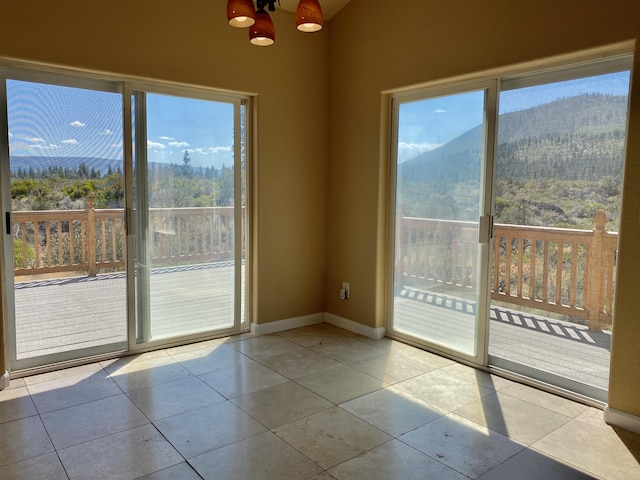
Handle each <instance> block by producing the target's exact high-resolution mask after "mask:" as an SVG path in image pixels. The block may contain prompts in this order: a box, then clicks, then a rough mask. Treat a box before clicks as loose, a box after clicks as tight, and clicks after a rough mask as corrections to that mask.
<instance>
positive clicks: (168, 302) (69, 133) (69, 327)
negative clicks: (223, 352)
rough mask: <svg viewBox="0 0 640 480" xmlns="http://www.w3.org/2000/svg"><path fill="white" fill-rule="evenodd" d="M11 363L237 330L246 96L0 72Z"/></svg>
mask: <svg viewBox="0 0 640 480" xmlns="http://www.w3.org/2000/svg"><path fill="white" fill-rule="evenodd" d="M0 97H1V99H0V106H1V107H2V108H1V110H2V112H3V114H2V115H0V130H1V132H0V147H1V148H0V158H1V160H2V162H1V171H0V180H1V182H2V210H3V216H2V219H3V231H4V235H3V236H2V258H1V260H2V267H3V275H4V281H3V282H2V283H1V285H2V295H3V298H2V304H3V305H5V306H6V311H7V317H8V319H9V321H8V335H7V337H8V340H9V342H8V347H9V352H10V357H11V358H10V362H11V365H10V368H11V370H13V371H16V370H24V369H31V368H39V367H41V366H44V365H50V364H56V363H61V362H69V361H74V360H77V359H80V358H84V357H95V356H98V355H104V354H109V355H111V354H113V353H114V352H125V351H127V350H129V351H135V350H140V349H146V348H149V346H150V345H156V346H160V345H166V344H176V343H179V342H184V341H194V340H198V339H201V338H205V337H211V336H214V335H215V336H220V335H227V334H232V333H238V332H240V331H241V329H242V328H243V326H244V325H243V323H244V312H245V311H246V310H247V309H246V308H245V290H246V289H245V288H244V281H245V275H244V271H245V264H246V251H247V249H246V242H247V238H248V234H247V223H248V222H247V207H246V205H247V202H246V190H247V189H246V178H247V171H246V165H247V162H246V156H247V116H248V115H247V103H246V102H247V100H246V99H245V98H243V97H240V96H234V95H229V94H224V95H221V94H218V93H216V92H211V91H208V90H203V89H195V88H192V89H185V88H177V87H171V86H165V85H163V86H158V85H153V84H139V85H133V84H129V83H126V82H117V81H100V80H95V79H86V78H80V77H77V76H72V75H65V74H62V73H43V72H36V71H32V70H26V69H25V70H23V69H17V68H7V69H0Z"/></svg>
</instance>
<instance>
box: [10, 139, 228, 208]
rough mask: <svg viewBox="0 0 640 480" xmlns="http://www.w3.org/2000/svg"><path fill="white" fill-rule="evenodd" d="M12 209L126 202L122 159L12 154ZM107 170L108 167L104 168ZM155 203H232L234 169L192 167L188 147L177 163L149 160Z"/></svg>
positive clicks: (108, 205) (110, 205)
mask: <svg viewBox="0 0 640 480" xmlns="http://www.w3.org/2000/svg"><path fill="white" fill-rule="evenodd" d="M11 164H12V171H11V199H12V209H13V210H16V211H19V210H21V211H25V210H27V211H28V210H52V209H53V210H55V209H62V210H67V209H82V208H85V205H86V198H87V197H91V198H93V200H94V205H95V207H96V208H123V207H124V178H123V172H122V165H121V162H118V161H113V160H105V159H100V158H76V157H73V158H72V157H65V158H53V157H13V158H11ZM102 169H105V170H102ZM148 178H149V186H148V193H149V205H150V206H151V207H164V208H173V207H211V206H230V205H233V201H234V199H233V192H234V190H233V189H234V180H233V168H230V167H225V166H223V167H222V168H214V167H206V168H205V167H193V166H191V165H190V158H189V152H188V151H185V152H184V153H183V154H182V161H181V162H176V163H170V164H167V163H149V165H148Z"/></svg>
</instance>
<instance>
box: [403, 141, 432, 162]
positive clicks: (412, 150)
mask: <svg viewBox="0 0 640 480" xmlns="http://www.w3.org/2000/svg"><path fill="white" fill-rule="evenodd" d="M440 146H441V145H440V144H437V143H407V142H398V163H402V162H404V161H406V160H410V159H412V158H415V157H417V156H418V155H420V154H422V153H425V152H428V151H430V150H434V149H436V148H438V147H440Z"/></svg>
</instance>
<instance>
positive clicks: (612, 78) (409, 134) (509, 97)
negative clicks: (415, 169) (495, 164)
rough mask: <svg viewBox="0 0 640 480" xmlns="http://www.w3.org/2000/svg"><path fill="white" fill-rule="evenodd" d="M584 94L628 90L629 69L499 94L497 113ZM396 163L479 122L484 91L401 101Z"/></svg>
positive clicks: (447, 140)
mask: <svg viewBox="0 0 640 480" xmlns="http://www.w3.org/2000/svg"><path fill="white" fill-rule="evenodd" d="M583 93H609V94H614V95H627V94H628V93H629V72H619V73H611V74H607V75H599V76H597V77H587V78H582V79H577V80H569V81H565V82H558V83H553V84H548V85H539V86H535V87H528V88H520V89H517V90H508V91H505V92H502V93H501V94H500V114H503V113H507V112H512V111H516V110H524V109H527V108H531V107H534V106H536V105H541V104H544V103H549V102H552V101H554V100H557V99H560V98H565V97H570V96H575V95H580V94H583ZM399 108H400V112H399V113H400V114H399V119H398V162H399V163H402V162H404V161H406V160H410V159H412V158H415V157H417V156H418V155H420V154H421V153H424V152H427V151H429V150H433V149H435V148H438V147H439V146H441V145H443V144H445V143H447V142H449V141H451V140H453V139H454V138H456V137H458V136H459V135H462V134H463V133H465V132H467V131H468V130H471V129H472V128H474V127H476V126H477V125H480V124H481V123H482V116H483V92H482V91H476V92H468V93H463V94H458V95H449V96H445V97H436V98H430V99H426V100H418V101H414V102H408V103H403V104H400V106H399Z"/></svg>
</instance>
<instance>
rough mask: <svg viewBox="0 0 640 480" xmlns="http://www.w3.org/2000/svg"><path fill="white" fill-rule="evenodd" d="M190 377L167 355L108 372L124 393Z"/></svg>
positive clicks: (185, 370)
mask: <svg viewBox="0 0 640 480" xmlns="http://www.w3.org/2000/svg"><path fill="white" fill-rule="evenodd" d="M109 370H110V368H109ZM190 376H191V373H190V372H189V371H188V370H187V369H186V368H184V367H183V366H182V365H180V364H179V363H178V362H177V361H175V360H174V359H173V358H172V357H170V356H168V355H165V356H162V357H158V358H155V359H146V360H140V361H137V362H133V363H129V364H126V365H122V366H120V367H119V368H116V369H114V370H110V377H111V378H112V379H113V380H114V381H115V382H116V383H117V384H118V386H119V387H120V388H121V389H122V390H123V391H125V392H131V391H133V390H138V389H140V388H147V387H152V386H154V385H161V384H163V383H169V382H175V381H176V380H183V379H185V378H188V377H190Z"/></svg>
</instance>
